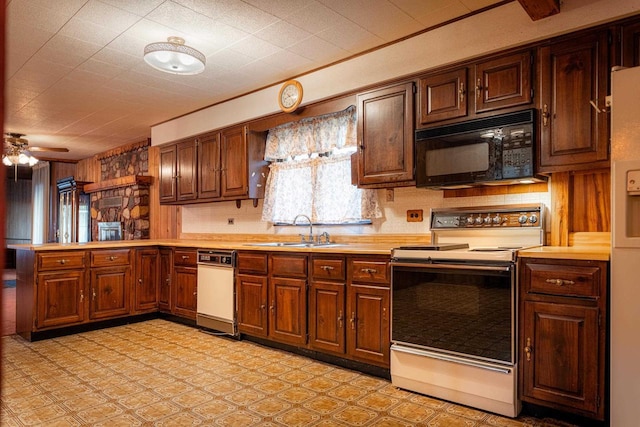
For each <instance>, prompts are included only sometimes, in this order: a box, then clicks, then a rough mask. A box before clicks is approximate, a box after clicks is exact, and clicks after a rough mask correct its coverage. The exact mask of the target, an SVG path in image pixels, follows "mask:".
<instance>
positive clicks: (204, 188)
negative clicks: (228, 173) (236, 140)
mask: <svg viewBox="0 0 640 427" xmlns="http://www.w3.org/2000/svg"><path fill="white" fill-rule="evenodd" d="M220 195H221V193H220V134H219V133H214V134H209V135H205V136H203V137H201V138H199V141H198V199H214V198H217V197H220Z"/></svg>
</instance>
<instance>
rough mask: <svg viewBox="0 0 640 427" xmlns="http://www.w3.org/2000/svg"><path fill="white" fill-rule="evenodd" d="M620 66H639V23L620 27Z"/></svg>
mask: <svg viewBox="0 0 640 427" xmlns="http://www.w3.org/2000/svg"><path fill="white" fill-rule="evenodd" d="M622 65H623V66H625V67H637V66H639V65H640V22H632V23H629V24H625V25H623V26H622Z"/></svg>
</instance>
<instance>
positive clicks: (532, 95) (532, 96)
mask: <svg viewBox="0 0 640 427" xmlns="http://www.w3.org/2000/svg"><path fill="white" fill-rule="evenodd" d="M530 90H531V99H534V98H535V93H536V91H535V90H533V88H531V89H530Z"/></svg>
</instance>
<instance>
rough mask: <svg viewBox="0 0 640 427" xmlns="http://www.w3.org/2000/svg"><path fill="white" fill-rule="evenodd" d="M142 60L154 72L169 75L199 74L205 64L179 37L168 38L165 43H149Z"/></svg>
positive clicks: (200, 56) (204, 60)
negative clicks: (154, 70)
mask: <svg viewBox="0 0 640 427" xmlns="http://www.w3.org/2000/svg"><path fill="white" fill-rule="evenodd" d="M144 60H145V62H146V63H147V64H149V65H151V66H152V67H153V68H155V69H156V70H160V71H164V72H165V73H171V74H185V75H190V74H199V73H201V72H203V71H204V65H205V63H206V62H207V60H206V58H205V56H204V55H203V54H202V53H201V52H200V51H197V50H196V49H194V48H192V47H189V46H186V45H185V44H184V39H183V38H181V37H169V38H168V39H167V41H166V42H157V43H151V44H148V45H147V46H145V48H144Z"/></svg>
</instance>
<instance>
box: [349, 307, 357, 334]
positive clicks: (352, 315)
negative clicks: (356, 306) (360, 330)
mask: <svg viewBox="0 0 640 427" xmlns="http://www.w3.org/2000/svg"><path fill="white" fill-rule="evenodd" d="M349 322H351V329H353V330H355V329H356V312H355V311H353V312H351V319H349Z"/></svg>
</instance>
